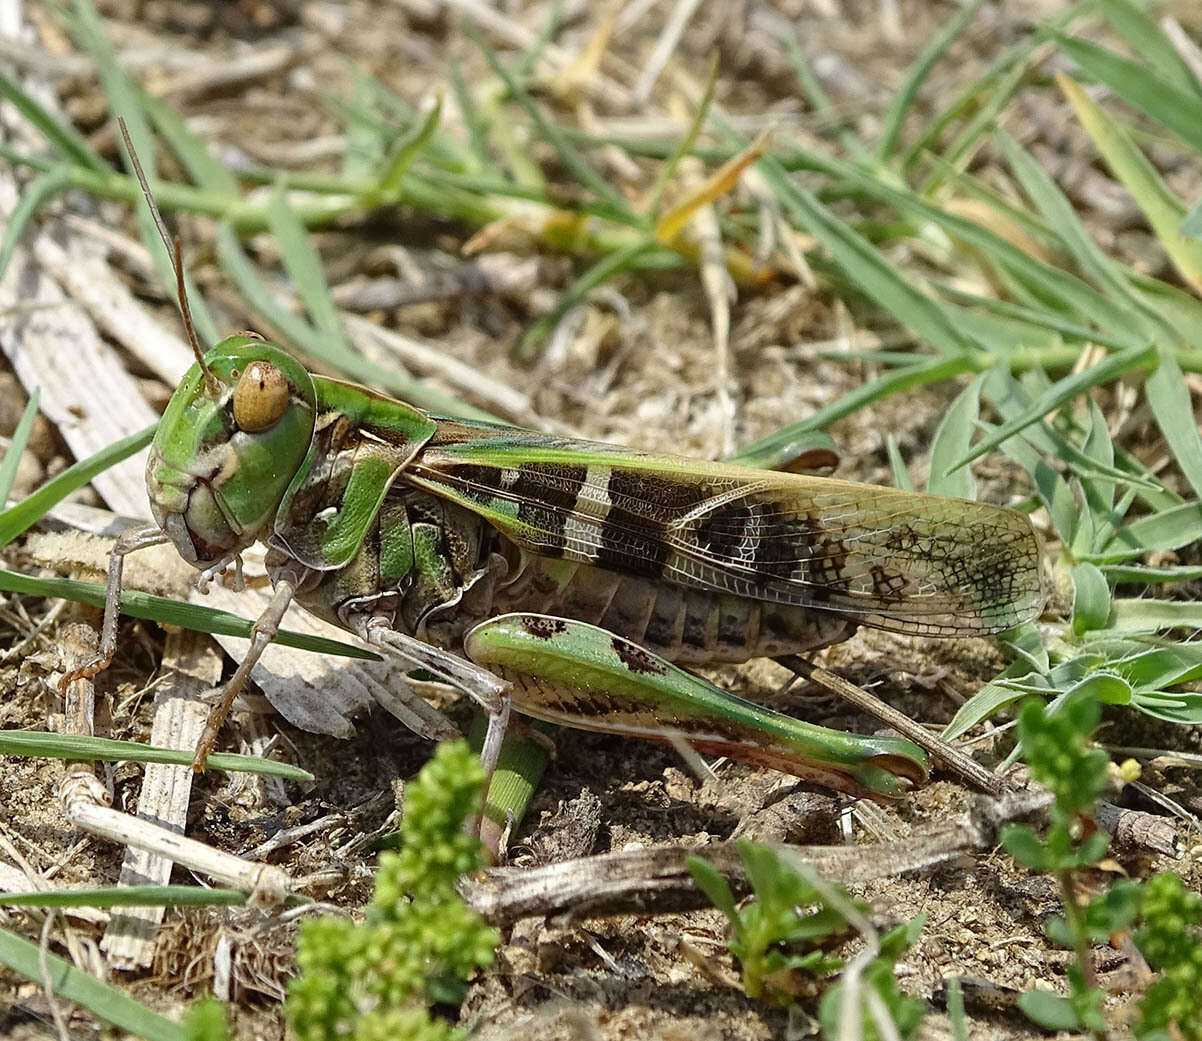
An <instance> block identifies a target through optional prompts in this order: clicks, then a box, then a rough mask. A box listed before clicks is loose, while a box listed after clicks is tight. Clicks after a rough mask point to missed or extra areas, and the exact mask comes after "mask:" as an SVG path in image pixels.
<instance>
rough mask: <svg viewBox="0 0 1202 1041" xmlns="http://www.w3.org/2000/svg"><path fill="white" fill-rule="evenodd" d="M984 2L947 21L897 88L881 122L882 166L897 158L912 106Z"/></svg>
mask: <svg viewBox="0 0 1202 1041" xmlns="http://www.w3.org/2000/svg"><path fill="white" fill-rule="evenodd" d="M983 2H984V0H971V2H970V3H967V4H965V5H964V6H963V7H961V8H960V10H959V11H957V12H956V14H955V15H954V16H953V17H952V18H949V19H948V20H947V22H946V23H945V24H944V26H943V28H941V29H940V30H939V31H938V32H937V33H936V34H935V35H934V36H933V37H932V38H931V41H930V42H929V43H928V44H927V45H926V47H924V48H923V50H922V53H921V54H920V55H919V56H918V59H917V61H915V62H914V63H913V64H912V65H911V66H910V68H909V70H908V71H907V72H906V77H905V79H904V80H902V83H901V86H899V87H898V88H897V92H896V93H895V94H894V95H893V100H892V101H891V102H890V103H889V109H888V111H886V112H885V116H884V119H882V120H881V136H880V140H879V141H878V142H877V146H876V161H877V162H878V163H882V164H883V163H885V162H886V161H887V160H888V159H889V157H890V156H892V155H893V152H894V149H895V148H896V147H897V141H898V138H899V137H900V136H901V131H902V124H903V123H904V122H905V120H906V113H907V112H908V111H909V110H910V106H911V105H913V104H914V99H915V98H916V97H917V96H918V91H919V89H920V88H921V87H922V85H923V83H925V82H926V78H927V76H929V75H930V72H931V69H933V68H934V67H935V64H936V63H937V62H938V61H939V59H940V58H942V57H943V55H944V53H945V52H946V51H947V49H948V47H950V46H951V45H952V43H953V41H954V40H955V39H956V37H957V36H959V35H960V34H961V33H962V32H963V31H964V30H965V28H967V26H968V23H969V22H971V21H972V20H973V19H974V18H975V17H976V15H977V11H979V10H980V9H981V4H982V3H983Z"/></svg>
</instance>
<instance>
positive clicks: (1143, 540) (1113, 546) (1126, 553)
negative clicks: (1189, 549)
mask: <svg viewBox="0 0 1202 1041" xmlns="http://www.w3.org/2000/svg"><path fill="white" fill-rule="evenodd" d="M1198 539H1202V503H1196V502H1185V503H1182V504H1181V505H1180V506H1173V507H1170V508H1168V509H1164V510H1161V511H1160V512H1159V513H1153V514H1151V515H1150V516H1147V517H1140V518H1139V519H1138V520H1133V521H1132V522H1131V523H1130V524H1126V525H1124V526H1123V527H1121V528H1119V530H1118V531H1116V532H1115V533H1114V538H1112V539H1111V540H1110V542H1109V543H1108V544H1107V545H1106V546H1104V547H1103V548H1102V549H1101V550H1100V551H1099V553H1098V554H1097V556H1099V557H1100V558H1101V559H1099V560H1096V561H1094V562H1095V563H1098V564H1102V563H1114V562H1115V561H1118V560H1122V559H1123V558H1125V557H1133V556H1142V555H1143V554H1145V553H1151V552H1153V551H1155V550H1167V549H1180V548H1181V547H1182V546H1185V545H1188V544H1189V543H1191V542H1195V541H1197V540H1198ZM1106 558H1110V559H1109V560H1107V559H1106Z"/></svg>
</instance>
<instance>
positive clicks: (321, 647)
mask: <svg viewBox="0 0 1202 1041" xmlns="http://www.w3.org/2000/svg"><path fill="white" fill-rule="evenodd" d="M0 592H4V593H23V594H28V595H31V596H46V597H56V598H60V599H63V600H74V601H75V602H77V603H81V604H90V605H91V606H92V607H103V606H104V593H105V587H104V586H103V585H102V584H101V583H99V582H81V581H79V580H77V579H72V578H35V577H33V576H32V575H22V574H20V573H19V572H16V571H6V570H4V569H0ZM121 611H122V613H123V614H127V615H129V616H130V617H131V618H145V619H148V620H150V621H152V622H158V623H160V624H161V625H178V626H179V627H180V628H183V629H195V630H196V631H197V632H202V633H212V634H214V635H215V636H241V637H243V638H245V639H249V638H250V630H251V626H253V625H254V622H252V621H251V620H250V619H248V618H239V617H238V616H237V615H236V614H230V613H229V612H228V611H219V610H217V609H215V608H212V607H202V606H200V605H199V604H188V603H185V602H183V601H182V600H171V599H169V598H167V597H164V596H153V595H152V594H150V593H142V592H139V591H138V590H135V589H127V590H126V591H125V592H123V593H122V594H121ZM275 642H276V643H278V644H282V645H283V646H285V647H296V648H298V649H300V650H303V651H313V652H315V653H316V654H332V655H338V656H341V657H344V658H361V659H363V660H365V661H379V660H380V656H379V655H378V654H375V653H373V652H372V651H368V650H364V649H363V648H361V647H355V646H354V645H353V644H349V643H343V642H342V641H341V640H330V639H327V638H326V637H324V636H310V635H308V634H306V633H298V632H293V631H291V630H289V629H281V630H280V633H279V635H278V636H277V637H276V638H275Z"/></svg>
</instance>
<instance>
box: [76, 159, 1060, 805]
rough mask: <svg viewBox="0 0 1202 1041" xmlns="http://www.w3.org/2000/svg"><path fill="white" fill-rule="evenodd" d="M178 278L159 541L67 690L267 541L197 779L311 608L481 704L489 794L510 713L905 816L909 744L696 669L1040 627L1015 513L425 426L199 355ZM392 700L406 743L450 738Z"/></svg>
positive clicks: (310, 379)
mask: <svg viewBox="0 0 1202 1041" xmlns="http://www.w3.org/2000/svg"><path fill="white" fill-rule="evenodd" d="M134 162H135V167H137V162H136V157H135V159H134ZM144 190H145V185H144ZM147 198H148V200H149V192H148V191H147ZM151 206H152V210H153V201H151ZM154 212H155V213H156V216H157V211H154ZM160 230H163V229H162V227H161V221H160ZM164 241H166V235H165V231H164ZM175 262H176V274H177V281H178V283H179V303H180V309H181V312H182V315H183V318H184V325H185V328H186V329H187V332H188V335H189V339H190V341H191V343H192V347H193V352H194V354H195V356H196V364H195V365H194V366H193V367H192V368H191V369H190V371H189V372H188V373H187V375H186V376H185V377H184V379H183V381H182V382H181V383H180V385H179V387H178V389H177V390H176V391H175V393H174V394H173V396H172V397H171V400H170V402H169V404H168V406H167V409H166V411H165V412H164V414H163V417H162V420H161V422H160V423H159V427H158V430H157V432H156V435H155V438H154V441H153V444H152V446H151V450H150V459H149V463H148V465H147V470H146V477H147V486H148V491H149V495H150V504H151V509H152V512H153V515H154V518H155V521H156V523H155V524H154V525H151V526H149V527H145V528H138V529H134V530H133V531H131V532H127V533H126V534H125V535H123V536H122V537H121V539H119V540H118V543H117V545H116V546H115V548H114V551H113V555H112V558H111V562H110V567H109V581H108V589H107V596H106V601H105V621H104V627H103V634H102V640H101V645H100V649H99V654H98V655H97V657H96V658H95V659H94V660H93V661H92V662H90V663H88V665H87V666H85V667H84V668H82V669H79V670H77V671H76V672H74V673H72V674H70V675H68V676H67V677H64V679H63V681H62V685H63V687H64V689H65V686H66V684H67V683H68V682H70V681H71V680H72V679H75V678H78V677H80V676H88V675H94V674H95V673H97V672H98V671H99V670H100V669H102V668H104V667H105V666H107V664H108V662H109V661H110V660H111V658H112V655H113V652H114V649H115V647H116V633H117V618H118V611H119V605H120V594H121V581H122V562H123V560H124V557H125V555H126V554H127V553H129V552H131V551H133V550H136V549H138V548H141V547H143V546H149V545H154V544H158V543H164V542H171V543H173V544H174V545H175V547H176V549H177V550H178V552H179V553H180V555H181V556H182V557H183V558H184V559H185V560H187V561H188V562H189V563H190V564H192V565H193V566H195V567H196V568H198V569H200V570H201V572H202V574H201V581H202V583H203V582H205V581H207V580H209V579H211V578H212V577H213V576H215V575H217V574H219V573H221V572H223V571H224V570H225V569H227V568H228V567H230V566H231V565H233V566H235V567H236V568H238V570H239V573H240V563H241V562H240V554H241V553H242V552H243V551H244V550H246V549H247V548H248V547H249V546H251V545H252V544H253V543H255V542H256V541H260V540H261V541H262V542H264V543H265V544H266V546H267V550H268V553H267V558H266V559H267V568H268V573H269V576H270V578H271V581H272V584H273V587H274V595H273V597H272V600H271V602H270V604H269V606H268V607H267V609H266V610H265V611H264V612H263V614H262V616H261V617H260V618H259V619H258V621H257V622H256V623H255V626H254V628H253V631H252V639H251V644H250V648H249V650H248V652H247V654H246V656H245V658H244V660H243V661H242V663H241V664H240V665H239V667H238V669H237V670H236V672H235V674H234V676H233V677H232V678H231V680H230V681H229V683H228V684H227V686H226V688H225V690H224V691H223V694H222V697H221V700H220V702H219V704H218V705H217V706H216V707H215V708H214V710H213V713H212V715H211V717H210V720H209V725H208V727H207V728H206V731H205V733H204V734H203V736H202V737H201V740H200V742H199V745H198V747H197V750H196V758H195V761H194V766H195V767H196V768H197V769H200V764H201V763H202V762H203V760H204V758H205V756H207V754H208V753H209V752H210V751H211V750H212V748H213V747H214V745H215V743H216V740H217V737H218V731H219V728H220V726H221V724H222V722H223V721H224V719H225V717H226V715H227V714H228V711H229V708H230V706H231V704H232V703H233V701H234V699H235V697H236V696H237V694H238V693H239V691H240V690H241V689H242V688H243V687H244V686H245V684H246V682H247V680H248V678H249V675H250V670H251V668H252V667H253V665H254V663H255V662H256V661H257V660H258V658H259V656H260V655H261V654H262V652H263V649H264V648H265V647H266V646H267V645H268V643H270V641H271V640H272V639H273V638H274V636H275V634H276V632H277V631H278V629H279V626H280V623H281V620H282V618H283V616H284V613H285V611H286V610H287V609H288V606H289V605H290V604H291V603H292V602H294V601H295V602H296V603H298V604H300V605H302V606H303V607H305V608H306V609H308V610H309V611H312V612H313V613H314V614H316V615H318V616H320V617H322V618H324V619H326V620H328V621H330V622H333V623H334V624H335V625H338V626H341V627H342V628H344V629H346V630H349V631H351V632H353V633H356V634H357V635H359V636H360V637H362V638H363V639H365V640H367V641H368V642H370V643H372V644H375V645H378V646H381V647H384V648H387V649H390V650H392V651H394V652H395V653H398V654H400V655H401V656H402V657H403V658H405V659H407V660H409V661H411V662H413V663H415V664H417V665H419V666H420V667H422V668H424V669H426V670H428V671H429V672H431V673H433V674H434V675H435V676H437V677H439V678H440V679H442V680H444V681H446V682H449V683H451V684H453V685H455V686H457V687H459V688H460V689H462V690H464V691H466V692H467V693H469V694H470V695H472V696H473V697H474V698H475V699H476V700H477V701H479V702H480V703H481V704H482V705H483V706H484V707H485V709H486V710H487V712H488V717H489V727H488V733H487V736H486V739H485V742H484V747H483V750H482V757H483V759H484V763H485V768H486V771H487V772H490V773H491V769H492V767H493V765H494V764H495V762H496V757H497V755H498V753H499V749H500V743H501V739H502V737H503V734H504V731H505V727H506V725H507V722H508V718H509V713H510V710H511V708H512V709H515V710H516V711H518V712H519V713H521V714H523V715H526V716H531V717H535V718H537V719H543V720H548V721H551V722H554V723H561V724H565V725H567V726H571V727H578V728H583V729H588V730H597V731H604V732H608V733H615V734H623V735H630V736H635V737H640V738H645V739H650V740H659V741H674V740H679V739H683V740H685V741H687V743H688V744H689V745H691V746H692V747H693V748H694V749H696V750H698V751H701V752H704V753H710V754H723V755H730V756H732V757H734V758H737V759H740V760H744V761H748V762H751V763H756V764H762V765H768V766H771V767H775V768H778V769H781V770H784V771H787V772H789V773H791V774H794V775H796V776H798V777H802V778H806V779H809V780H812V781H815V782H817V783H820V784H823V785H825V786H827V787H829V788H832V789H835V790H838V791H842V792H846V793H849V794H852V795H856V796H868V797H872V798H878V799H881V798H883V799H889V798H895V797H898V796H900V795H902V794H903V793H905V792H906V791H907V790H909V789H910V788H911V787H912V786H913V785H915V784H918V783H921V782H922V781H923V780H925V778H926V772H927V762H926V756H925V753H924V752H923V751H922V749H921V748H919V747H918V746H917V745H915V744H913V743H911V742H909V741H907V740H903V739H899V738H889V737H867V736H860V735H854V734H847V733H841V732H837V731H832V730H829V729H825V728H822V727H818V726H814V725H811V724H808V723H805V722H802V721H800V720H797V719H794V718H792V717H790V716H787V715H784V714H781V713H778V712H774V711H771V710H769V709H767V708H764V707H762V706H760V705H757V704H754V703H752V702H749V701H746V700H743V699H740V698H737V697H735V696H734V695H732V694H730V693H728V692H726V691H724V690H722V689H720V688H719V687H717V686H715V685H714V684H712V683H709V682H708V681H706V680H704V679H701V678H700V677H698V676H696V675H694V674H692V673H691V672H688V671H686V669H685V668H682V666H687V665H704V664H707V663H717V662H743V661H746V660H748V659H750V658H754V657H769V658H781V657H787V656H790V655H797V654H803V653H806V652H810V651H814V650H816V649H818V648H821V647H824V646H827V645H829V644H832V643H836V642H838V641H842V640H845V639H847V638H848V637H849V636H851V635H852V633H853V632H854V631H855V630H856V628H857V626H859V625H868V626H874V627H877V628H881V629H887V630H892V631H895V632H901V633H914V634H920V635H924V636H943V637H956V636H973V635H985V634H992V633H997V632H999V631H1001V630H1004V629H1007V628H1010V627H1012V626H1014V625H1017V624H1019V623H1022V622H1024V621H1027V620H1029V619H1031V618H1032V617H1033V616H1035V615H1036V614H1037V613H1038V612H1039V611H1040V610H1041V609H1042V606H1043V603H1044V594H1043V587H1042V580H1041V564H1040V551H1039V543H1038V539H1037V537H1036V535H1035V533H1034V530H1033V529H1032V527H1031V524H1030V522H1029V520H1028V519H1027V518H1026V517H1025V516H1023V515H1022V514H1020V513H1017V512H1014V511H1011V510H1008V509H1003V508H1000V507H996V506H990V505H985V504H981V503H974V502H967V501H963V500H957V499H947V498H941V497H937V496H932V495H925V494H921V493H913V492H907V491H900V490H896V489H889V488H880V487H874V486H870V485H864V484H856V483H852V482H848V481H842V480H834V479H830V478H825V477H818V476H811V475H808V474H797V473H784V472H774V471H765V470H757V469H752V468H749V467H742V466H737V465H732V464H726V463H712V462H701V461H698V460H693V459H685V458H677V457H671V456H656V455H645V454H641V453H637V452H633V451H629V450H627V449H624V448H619V447H615V446H612V445H608V444H598V443H592V442H587V441H579V440H572V439H566V438H559V437H553V436H549V435H546V434H542V433H537V432H535V431H531V430H522V429H517V428H513V427H508V426H502V425H489V424H486V423H479V422H465V421H462V420H458V419H453V418H440V417H435V416H431V415H429V414H427V413H426V412H423V411H422V410H420V409H418V408H415V407H413V406H412V405H408V404H406V403H404V402H402V401H397V400H394V399H391V398H388V397H385V396H383V395H381V394H378V393H376V392H374V391H372V390H370V389H368V388H366V387H362V386H358V385H355V384H351V383H346V382H343V381H341V380H337V379H331V378H328V377H325V376H320V375H314V374H311V373H310V372H308V371H307V370H306V369H305V368H304V367H303V366H302V365H301V364H300V363H299V362H298V361H296V360H295V359H294V358H293V357H292V356H291V355H289V354H288V353H287V351H285V350H284V349H283V348H282V347H280V346H278V345H276V344H273V343H270V342H267V341H265V340H262V339H260V338H258V337H255V336H252V335H240V336H233V337H230V338H228V339H226V340H224V341H222V342H221V343H220V344H218V345H217V346H216V347H214V348H212V349H211V350H210V351H208V352H207V353H203V352H202V351H201V349H200V346H199V344H198V342H197V340H196V336H195V333H194V331H193V329H192V323H191V320H190V316H189V314H188V309H187V300H186V296H185V293H184V290H183V276H182V267H181V265H180V261H179V243H178V240H177V241H176V243H175ZM401 698H402V700H403V701H404V702H405V709H404V712H405V713H407V714H406V715H405V719H404V721H405V722H406V723H408V724H409V725H410V726H411V727H412V728H413V729H414V730H416V731H417V732H418V733H420V734H422V735H423V736H426V737H444V736H447V735H448V733H450V732H453V731H454V728H453V727H451V725H450V724H449V723H448V722H447V721H446V720H445V719H444V718H443V717H442V715H441V714H440V713H438V712H436V711H435V710H434V709H433V708H432V707H431V706H430V705H428V704H427V703H425V702H424V701H422V700H421V699H420V698H418V697H417V696H416V695H411V696H410V697H409V698H408V699H406V698H405V697H404V695H402V696H401Z"/></svg>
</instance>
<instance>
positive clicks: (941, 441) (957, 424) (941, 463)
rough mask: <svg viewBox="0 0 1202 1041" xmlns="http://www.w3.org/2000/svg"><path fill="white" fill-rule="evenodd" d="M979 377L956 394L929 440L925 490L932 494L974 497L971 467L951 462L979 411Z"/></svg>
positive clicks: (960, 453) (958, 455) (966, 442)
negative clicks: (928, 466) (929, 449)
mask: <svg viewBox="0 0 1202 1041" xmlns="http://www.w3.org/2000/svg"><path fill="white" fill-rule="evenodd" d="M981 383H982V378H981V377H980V376H978V377H977V378H976V379H974V380H973V381H972V382H971V383H970V384H969V385H968V386H967V387H965V388H964V390H963V391H961V392H960V394H958V395H957V396H956V400H955V401H953V402H952V404H951V406H950V407H949V408H948V410H947V411H946V412H945V413H944V414H943V418H942V419H941V420H940V421H939V426H938V428H937V429H936V431H935V437H934V438H933V439H932V441H931V472H930V475H929V476H928V478H927V491H928V492H930V493H931V494H932V495H950V496H952V497H954V498H957V499H975V498H976V497H977V482H976V478H975V477H973V473H972V470H971V469H970V468H969V467H967V466H965V467H962V468H961V469H958V470H955V469H953V466H954V464H955V462H956V460H957V459H960V458H961V457H962V456H963V455H964V453H965V452H967V451H968V445H969V442H970V441H971V440H972V435H973V431H974V430H975V429H976V424H977V417H978V416H979V415H980V403H981Z"/></svg>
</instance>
